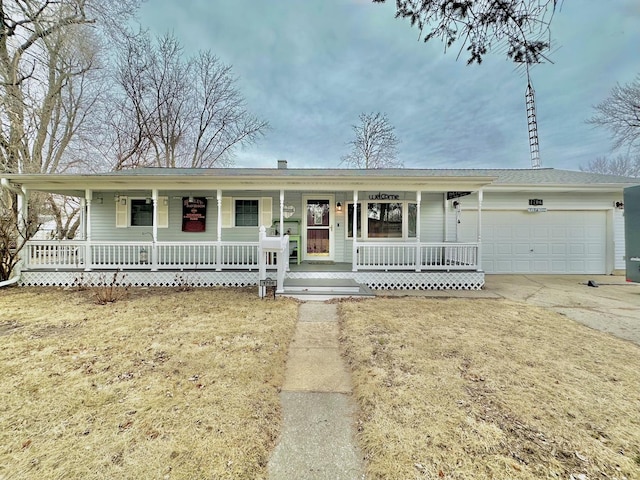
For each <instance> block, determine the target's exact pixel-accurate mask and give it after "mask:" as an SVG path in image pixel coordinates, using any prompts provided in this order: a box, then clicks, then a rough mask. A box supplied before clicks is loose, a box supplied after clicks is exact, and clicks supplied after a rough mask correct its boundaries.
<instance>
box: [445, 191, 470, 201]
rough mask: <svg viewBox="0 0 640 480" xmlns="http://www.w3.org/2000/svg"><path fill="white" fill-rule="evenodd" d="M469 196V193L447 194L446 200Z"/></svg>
mask: <svg viewBox="0 0 640 480" xmlns="http://www.w3.org/2000/svg"><path fill="white" fill-rule="evenodd" d="M467 195H471V192H447V200H453V199H454V198H460V197H466V196H467Z"/></svg>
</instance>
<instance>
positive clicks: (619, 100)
mask: <svg viewBox="0 0 640 480" xmlns="http://www.w3.org/2000/svg"><path fill="white" fill-rule="evenodd" d="M593 108H594V109H595V110H596V114H595V115H594V116H593V117H591V118H590V119H588V120H587V123H591V124H593V125H596V126H599V127H605V128H607V129H608V130H609V133H610V134H611V139H612V140H613V148H614V149H617V148H623V147H626V148H628V149H630V150H636V149H639V148H640V75H638V76H637V77H636V78H635V80H634V81H632V82H631V83H628V84H625V85H620V84H616V86H615V87H613V89H611V93H610V94H609V96H608V97H607V98H606V99H605V100H603V101H602V102H600V103H599V104H597V105H596V106H594V107H593Z"/></svg>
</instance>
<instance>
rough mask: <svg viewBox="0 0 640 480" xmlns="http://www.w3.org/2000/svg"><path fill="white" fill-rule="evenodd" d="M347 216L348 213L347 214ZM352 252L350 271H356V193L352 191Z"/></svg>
mask: <svg viewBox="0 0 640 480" xmlns="http://www.w3.org/2000/svg"><path fill="white" fill-rule="evenodd" d="M347 214H348V212H347ZM352 232H353V233H352V235H353V252H352V259H351V270H352V271H353V272H357V271H358V191H357V190H354V191H353V228H352Z"/></svg>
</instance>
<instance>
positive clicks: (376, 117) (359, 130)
mask: <svg viewBox="0 0 640 480" xmlns="http://www.w3.org/2000/svg"><path fill="white" fill-rule="evenodd" d="M359 118H360V124H358V125H352V126H351V128H352V129H353V133H354V135H355V138H354V139H353V140H351V141H350V142H348V143H347V145H351V152H349V153H348V154H347V155H344V156H343V157H342V162H341V163H343V164H345V165H347V166H348V167H351V168H402V166H403V165H402V162H400V161H399V160H397V159H396V155H397V147H398V144H399V143H400V141H399V140H398V138H397V137H396V134H395V127H393V126H392V125H391V123H390V122H389V119H388V118H387V115H386V114H381V113H361V114H360V116H359Z"/></svg>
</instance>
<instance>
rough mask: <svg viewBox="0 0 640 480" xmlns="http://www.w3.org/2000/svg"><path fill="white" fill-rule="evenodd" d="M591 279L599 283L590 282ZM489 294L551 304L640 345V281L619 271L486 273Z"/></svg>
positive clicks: (543, 304) (573, 318) (527, 301)
mask: <svg viewBox="0 0 640 480" xmlns="http://www.w3.org/2000/svg"><path fill="white" fill-rule="evenodd" d="M589 280H592V281H594V282H595V284H596V285H598V287H590V286H588V285H587V283H588V282H589ZM484 292H485V294H486V295H491V296H494V295H495V296H497V297H502V298H505V299H508V300H513V301H518V302H525V303H528V304H531V305H536V306H539V307H544V308H548V309H550V310H553V311H555V312H558V313H560V314H562V315H565V316H566V317H568V318H570V319H572V320H575V321H577V322H580V323H582V324H584V325H587V326H589V327H591V328H594V329H597V330H602V331H603V332H608V333H611V334H612V335H615V336H616V337H620V338H624V339H626V340H630V341H632V342H635V343H637V344H639V345H640V285H639V284H632V283H628V282H626V280H625V277H624V276H618V275H486V278H485V289H484Z"/></svg>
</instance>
